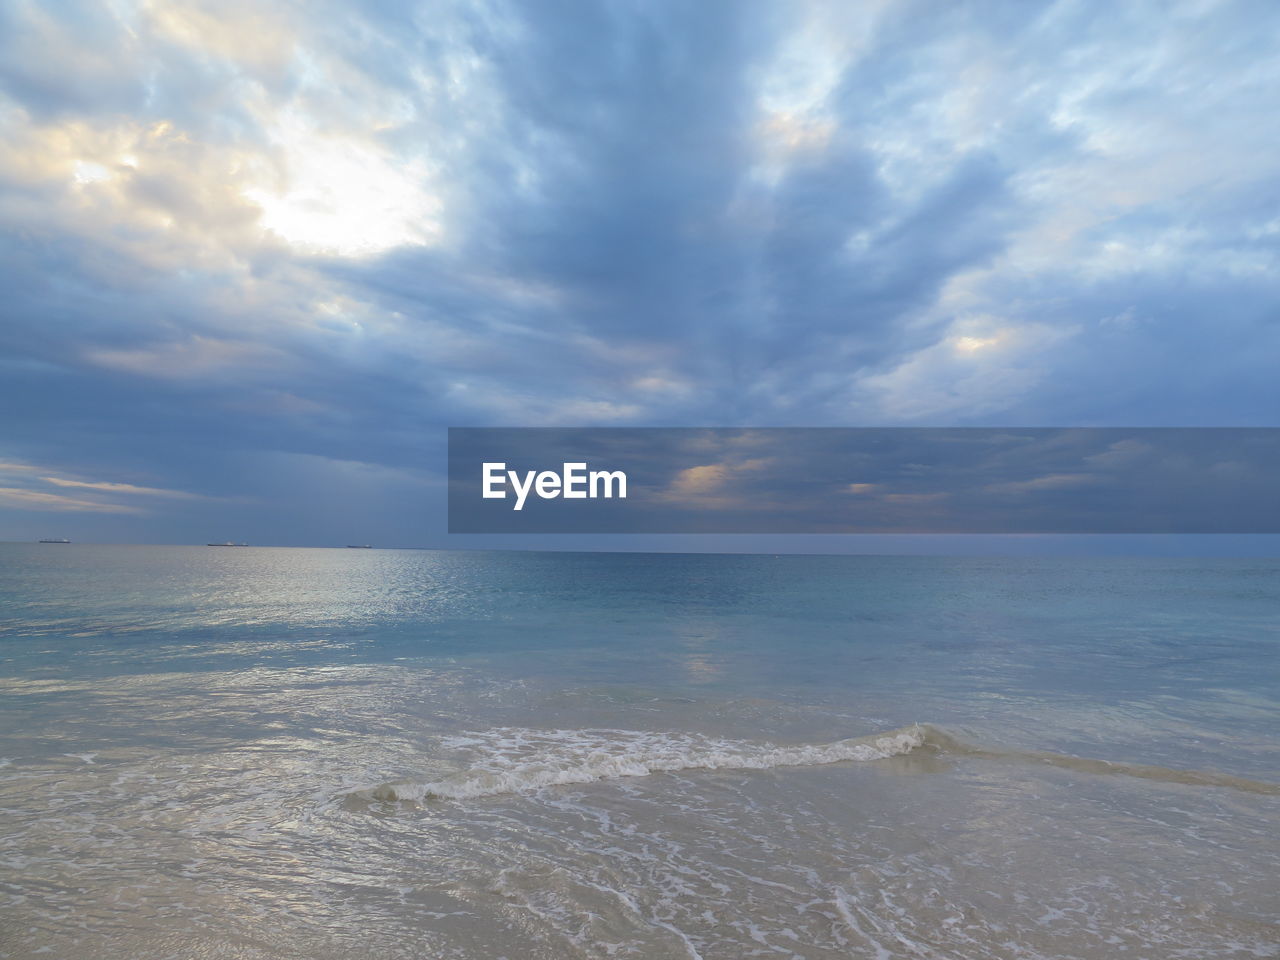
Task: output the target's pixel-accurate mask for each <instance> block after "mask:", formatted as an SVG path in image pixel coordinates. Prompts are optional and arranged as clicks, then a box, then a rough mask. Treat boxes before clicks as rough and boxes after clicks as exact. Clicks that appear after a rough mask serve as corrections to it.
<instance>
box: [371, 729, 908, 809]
mask: <svg viewBox="0 0 1280 960" xmlns="http://www.w3.org/2000/svg"><path fill="white" fill-rule="evenodd" d="M927 739H928V731H927V728H925V727H923V726H911V727H903V728H902V729H899V730H891V731H888V732H886V733H882V734H873V735H871V736H866V737H856V738H851V739H848V740H837V741H835V742H832V743H818V744H801V745H797V746H779V745H776V744H771V743H752V742H749V741H738V740H723V739H716V738H711V737H702V736H698V735H696V734H686V733H640V732H635V731H622V730H613V731H590V730H554V731H532V730H495V731H490V732H489V733H488V734H487V735H486V734H480V735H477V736H475V737H467V738H459V739H458V740H457V741H456V743H455V744H454V745H457V746H463V745H466V746H469V747H472V748H474V747H475V746H479V745H481V744H483V745H484V746H485V748H487V749H484V750H482V753H483V754H485V756H484V758H483V759H482V760H481V761H480V763H479V764H478V765H475V766H472V767H470V768H469V769H467V770H465V771H463V772H461V773H458V774H455V775H453V776H449V777H445V778H443V779H440V780H433V781H428V782H418V783H415V782H412V781H407V782H392V783H384V784H381V785H379V786H376V787H370V788H366V789H363V790H357V791H355V792H354V793H355V795H356V796H360V797H363V798H365V799H371V800H385V801H395V800H411V801H421V800H427V799H449V800H466V799H471V798H473V797H485V796H492V795H495V794H504V793H528V792H530V791H534V790H540V789H543V788H545V787H553V786H558V785H562V784H571V783H590V782H592V781H596V780H614V779H619V778H622V777H644V776H648V775H650V774H654V773H670V772H675V771H679V770H766V769H772V768H774V767H808V766H817V765H822V764H830V763H842V762H845V761H866V760H883V759H886V758H888V757H896V756H901V755H902V754H905V753H910V752H911V751H912V750H915V749H917V748H919V747H921V746H924V744H925V743H926V742H927Z"/></svg>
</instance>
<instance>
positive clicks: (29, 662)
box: [0, 544, 1280, 958]
mask: <svg viewBox="0 0 1280 960" xmlns="http://www.w3.org/2000/svg"><path fill="white" fill-rule="evenodd" d="M1277 654H1280V561H1269V560H1256V559H1255V560H1221V559H1215V560H1190V559H1185V560H1182V559H1175V560H1170V559H1160V560H1152V559H1026V558H1018V559H1001V558H920V557H798V556H784V557H772V556H705V555H702V556H698V555H693V556H690V555H656V554H621V555H617V554H554V553H437V552H425V551H383V550H320V549H314V550H311V549H284V548H279V549H277V548H235V549H228V548H208V547H98V546H84V545H76V544H72V545H69V546H68V545H35V544H0V689H2V690H3V700H0V764H3V766H2V767H0V777H2V778H3V780H2V781H0V818H2V822H3V830H0V835H2V836H3V839H2V840H0V956H6V957H28V956H50V955H52V956H66V957H104V958H106V957H137V958H141V957H169V956H175V957H295V956H296V957H349V956H357V955H360V956H364V955H376V956H381V957H435V956H441V957H445V956H448V957H477V958H481V957H483V958H488V957H502V956H505V957H511V958H517V957H562V956H586V957H608V956H614V957H628V956H630V957H667V956H671V957H725V958H728V957H746V956H783V957H876V958H884V957H926V958H949V957H956V958H971V957H972V958H985V957H1008V958H1020V957H1061V958H1072V957H1081V958H1109V957H1117V956H1123V957H1175V956H1176V957H1266V956H1278V955H1280V926H1277V918H1278V917H1280V892H1278V886H1280V885H1278V883H1277V880H1276V878H1277V877H1280V841H1278V840H1277V835H1280V725H1278V724H1277V719H1278V718H1280V712H1278V710H1277V707H1278V705H1280V656H1278V655H1277Z"/></svg>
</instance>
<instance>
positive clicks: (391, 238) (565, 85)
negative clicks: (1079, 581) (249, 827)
mask: <svg viewBox="0 0 1280 960" xmlns="http://www.w3.org/2000/svg"><path fill="white" fill-rule="evenodd" d="M1278 40H1280V15H1277V12H1276V11H1275V9H1274V8H1273V7H1271V6H1269V5H1265V4H1229V3H1228V4H1220V5H1218V6H1216V7H1213V8H1211V9H1210V8H1205V9H1201V8H1200V7H1198V6H1196V5H1191V4H1188V5H1174V6H1172V7H1171V6H1169V5H1151V6H1149V7H1148V6H1143V5H1125V6H1124V7H1123V8H1115V7H1114V6H1113V5H1107V4H1089V3H1065V2H1064V3H1057V4H1051V5H1048V6H1038V7H1032V6H1030V5H1025V4H1000V3H984V4H976V5H963V6H962V5H956V6H953V7H947V8H943V9H940V8H939V7H937V5H933V4H913V3H890V4H886V5H883V7H876V8H873V7H871V6H867V5H846V4H822V3H815V4H804V5H799V6H793V5H770V4H729V3H698V4H670V5H661V4H660V5H653V4H638V3H637V4H628V3H611V4H603V5H599V4H563V5H557V4H537V5H533V6H529V5H520V4H504V3H489V4H483V3H478V4H458V5H439V4H433V5H413V4H400V3H365V4H355V3H331V4H323V5H310V4H309V5H306V6H301V5H294V4H290V3H278V4H218V5H209V6H202V5H200V4H195V3H181V4H177V3H159V2H158V3H153V4H149V5H146V6H144V7H139V8H137V9H130V8H126V7H123V6H122V7H118V8H110V7H106V8H104V7H102V6H101V5H83V6H79V5H75V4H54V5H49V4H40V5H37V4H31V3H20V2H10V3H0V123H2V124H3V126H4V129H5V132H6V136H5V139H4V144H3V146H0V220H3V223H4V234H3V237H2V238H0V244H2V247H0V252H2V253H3V258H2V261H0V283H2V284H3V287H4V290H5V295H4V302H3V304H0V316H2V317H3V322H2V323H0V371H2V374H3V375H2V376H0V408H2V409H3V410H4V411H5V415H4V422H3V426H4V432H3V437H2V439H3V446H2V447H0V460H5V461H6V462H9V463H11V464H16V465H18V466H22V465H23V464H26V465H32V464H34V465H39V466H41V467H42V471H37V472H36V473H33V472H32V471H29V470H19V469H17V467H15V468H14V471H13V472H11V474H10V475H8V476H7V477H4V476H0V487H6V488H10V489H13V490H18V491H29V492H30V493H31V494H46V493H47V494H50V495H54V496H57V495H62V496H67V494H66V492H65V491H66V490H67V489H70V488H60V490H54V489H53V487H52V486H51V485H50V484H49V483H48V482H46V481H44V480H42V479H41V476H44V475H53V476H57V477H61V478H63V479H71V480H75V481H77V482H82V483H99V482H101V483H108V482H119V483H127V484H133V485H134V486H136V487H142V488H152V489H173V490H178V491H185V492H188V493H191V494H193V495H196V496H197V497H198V498H200V499H190V500H185V501H184V500H181V499H178V498H168V499H163V498H157V497H152V498H150V499H148V497H147V496H146V495H145V494H140V493H137V494H129V495H126V494H124V493H120V492H119V491H118V490H117V492H115V493H112V492H111V489H112V488H99V489H98V490H97V492H93V491H92V490H90V488H78V489H81V490H90V492H89V493H86V494H84V495H82V496H78V497H76V498H71V499H78V500H81V501H84V502H86V503H88V505H89V506H88V507H85V506H84V505H83V504H79V505H75V504H64V506H65V507H66V509H68V510H70V511H73V512H74V513H75V515H76V517H77V518H78V520H77V522H78V523H81V524H83V529H86V530H90V531H96V533H94V534H93V535H95V536H104V537H107V536H110V537H121V538H126V539H167V538H170V537H178V538H186V537H189V536H191V534H192V532H193V531H194V530H195V529H196V528H199V529H206V527H208V526H216V525H219V524H227V525H232V524H235V525H240V526H243V527H254V526H255V525H256V526H257V527H258V528H260V529H262V530H265V531H268V532H267V533H266V536H267V537H268V538H269V539H278V540H287V541H292V542H306V541H307V540H312V539H326V538H330V537H337V538H339V539H343V538H347V537H350V538H351V539H353V540H358V541H361V542H363V541H365V540H368V539H371V538H374V537H375V536H376V537H381V538H383V539H395V540H396V541H397V542H414V541H418V542H420V541H422V540H424V539H428V538H429V537H430V536H431V531H432V530H433V529H436V530H438V529H439V528H440V526H441V525H442V524H440V523H434V524H433V523H431V522H429V521H427V520H423V519H422V516H423V514H422V503H424V502H429V503H432V504H434V507H433V509H435V510H436V511H437V512H438V511H439V510H440V502H439V500H438V499H436V498H438V495H439V490H440V488H441V477H440V472H441V469H442V456H443V433H442V430H443V428H444V427H445V426H449V425H458V424H494V423H500V424H567V425H573V424H646V423H657V424H691V425H698V424H757V425H767V424H850V423H862V424H865V423H906V424H910V423H958V424H974V423H993V422H995V423H1010V424H1028V425H1033V424H1037V423H1051V424H1069V423H1080V424H1123V425H1129V424H1142V423H1151V424H1214V425H1217V424H1232V423H1248V424H1261V423H1267V422H1270V421H1271V420H1272V419H1273V415H1272V414H1271V412H1270V411H1273V410H1274V409H1275V408H1276V403H1277V401H1280V392H1278V390H1277V386H1276V380H1275V378H1274V375H1273V371H1272V366H1273V365H1272V363H1271V362H1270V358H1273V357H1274V356H1275V355H1276V354H1277V351H1280V334H1278V333H1277V329H1278V328H1277V324H1276V314H1275V309H1274V306H1273V305H1274V304H1275V303H1276V302H1278V301H1277V297H1276V294H1277V292H1278V291H1277V280H1276V270H1275V254H1276V250H1277V246H1278V245H1280V241H1278V239H1277V238H1278V237H1280V228H1278V227H1277V220H1276V217H1277V214H1276V211H1277V209H1278V207H1277V201H1278V200H1280V186H1278V184H1280V179H1278V178H1277V172H1276V166H1275V160H1274V157H1275V156H1277V155H1280V151H1277V147H1280V143H1277V137H1278V135H1277V133H1276V132H1275V129H1276V128H1275V125H1274V124H1271V123H1270V122H1269V118H1270V113H1271V111H1272V98H1273V97H1272V94H1273V90H1274V88H1275V83H1276V82H1277V80H1278V79H1280V77H1277V67H1276V65H1275V61H1274V58H1273V57H1271V55H1270V51H1271V50H1273V49H1275V44H1276V43H1277V41H1278ZM304 487H305V488H306V489H307V490H308V491H309V492H307V493H306V495H305V496H303V495H302V494H301V493H298V491H300V490H302V489H303V488H304ZM291 490H292V491H295V493H296V495H295V496H293V497H292V501H290V493H289V491H291ZM379 491H380V492H379ZM11 497H12V502H13V503H15V504H16V503H18V502H19V501H22V502H23V503H24V504H25V506H22V507H15V508H14V509H13V511H12V512H10V513H8V514H6V517H8V520H6V522H9V520H12V521H13V523H14V524H16V526H14V528H13V529H14V535H21V536H27V535H30V534H31V533H39V532H44V531H45V525H46V524H47V522H49V520H50V519H51V518H50V517H47V516H42V515H38V514H35V513H33V512H32V510H33V508H32V504H36V503H44V504H45V506H46V507H47V508H48V510H50V511H53V510H56V509H58V508H57V506H56V501H53V500H42V499H41V498H40V497H35V498H34V499H33V497H32V496H28V495H27V494H23V493H15V494H12V495H11ZM86 498H87V499H86ZM95 498H96V499H95ZM356 501H360V502H361V503H362V504H364V506H362V507H361V508H360V509H361V511H363V512H362V514H361V521H360V523H361V524H364V527H363V528H364V529H373V530H375V531H378V532H377V533H369V534H361V533H360V532H358V531H356V530H352V531H351V532H349V533H348V532H347V529H346V528H345V527H343V526H342V525H341V523H340V522H338V521H337V520H336V519H335V518H337V517H341V516H343V515H348V516H350V515H352V513H353V509H354V508H353V504H355V503H356ZM95 502H101V504H102V506H103V509H104V510H113V509H114V508H116V507H119V506H121V505H124V506H126V507H129V508H133V507H136V508H137V509H138V511H140V512H127V513H119V512H116V513H104V514H102V515H96V514H94V513H93V512H92V510H91V509H90V508H91V507H92V506H93V504H94V503H95ZM287 502H288V503H290V506H289V508H288V509H287V510H285V509H283V508H282V505H283V504H285V503H287ZM303 504H306V506H305V507H304V506H303ZM411 518H414V519H411ZM441 520H442V518H441ZM406 524H408V525H409V526H406ZM316 531H323V532H316ZM234 532H235V531H231V532H227V533H225V534H224V533H221V532H220V531H214V530H209V531H208V533H207V534H204V533H199V534H196V539H199V537H200V536H207V537H209V538H215V537H216V538H217V539H226V538H227V537H230V536H232V534H233V533H234ZM0 533H3V531H2V530H0ZM236 538H237V539H240V538H243V535H242V534H239V533H236ZM254 539H261V536H254Z"/></svg>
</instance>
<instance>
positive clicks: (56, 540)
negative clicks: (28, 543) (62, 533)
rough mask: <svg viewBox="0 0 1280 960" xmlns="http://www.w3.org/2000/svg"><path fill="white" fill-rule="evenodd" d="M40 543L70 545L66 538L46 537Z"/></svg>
mask: <svg viewBox="0 0 1280 960" xmlns="http://www.w3.org/2000/svg"><path fill="white" fill-rule="evenodd" d="M40 542H41V543H70V542H71V541H70V540H68V539H67V538H66V537H46V538H45V539H43V540H41V541H40Z"/></svg>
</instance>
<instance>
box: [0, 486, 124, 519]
mask: <svg viewBox="0 0 1280 960" xmlns="http://www.w3.org/2000/svg"><path fill="white" fill-rule="evenodd" d="M0 504H4V505H5V506H8V507H18V508H20V509H23V510H40V511H45V510H49V511H55V512H58V511H70V512H87V513H129V514H137V513H143V512H144V511H143V510H142V508H141V507H134V506H129V505H127V504H122V503H101V502H98V501H95V500H79V499H76V498H75V497H64V496H62V495H61V494H57V493H45V492H43V491H40V490H24V489H22V488H20V487H0Z"/></svg>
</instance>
